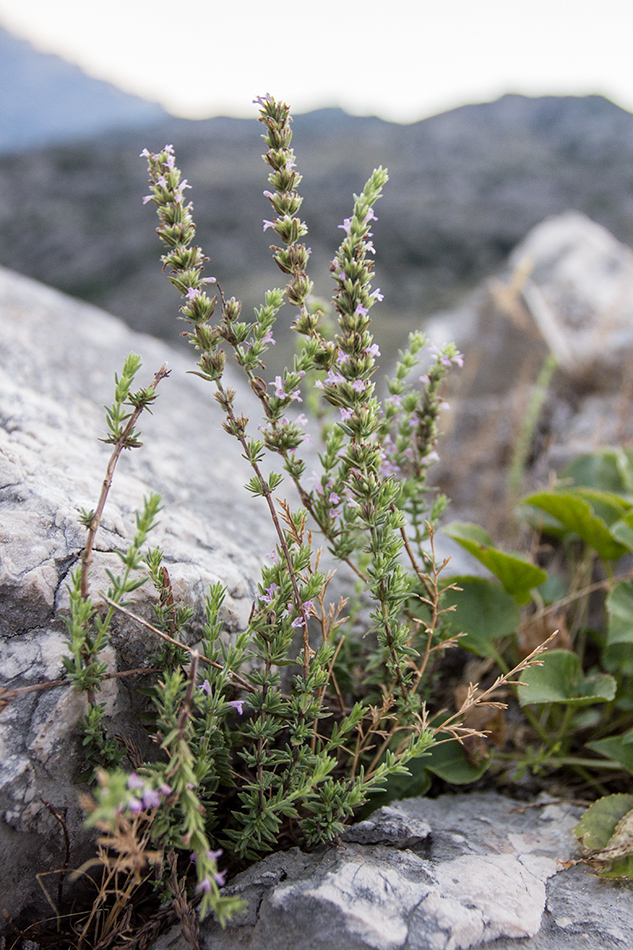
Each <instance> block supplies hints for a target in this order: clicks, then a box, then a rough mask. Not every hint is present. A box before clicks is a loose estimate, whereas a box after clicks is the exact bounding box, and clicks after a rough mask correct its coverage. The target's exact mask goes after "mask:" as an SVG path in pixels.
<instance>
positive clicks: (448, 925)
mask: <svg viewBox="0 0 633 950" xmlns="http://www.w3.org/2000/svg"><path fill="white" fill-rule="evenodd" d="M537 806H538V807H530V806H528V807H521V806H520V805H519V804H518V803H516V802H513V801H511V800H509V799H507V798H504V797H502V796H501V795H498V794H496V793H491V792H488V793H473V794H466V795H447V796H444V797H442V798H440V799H437V800H430V799H420V798H415V799H407V800H405V801H401V802H398V803H396V804H394V805H391V806H389V807H387V808H383V809H380V810H379V811H378V812H376V813H375V814H374V815H372V816H371V819H370V821H369V822H362V823H360V824H359V825H356V826H353V827H352V828H350V829H349V831H348V832H347V833H346V835H345V841H344V842H343V843H342V844H341V845H340V846H339V847H332V848H323V849H320V850H318V851H316V852H315V853H313V854H302V853H301V852H299V851H298V850H297V849H293V850H292V851H289V852H287V853H278V854H274V855H271V856H270V857H268V858H266V859H264V860H263V861H261V862H260V863H259V864H257V865H255V866H253V867H252V868H250V869H249V870H247V871H245V872H244V873H243V874H240V875H238V876H237V877H236V878H235V880H234V881H233V882H231V883H230V884H229V885H228V887H227V892H229V893H234V894H239V895H240V896H241V897H242V898H243V899H244V900H245V901H246V902H247V908H246V911H245V913H244V914H243V915H241V916H240V917H239V918H237V917H236V918H235V919H234V920H233V921H232V922H231V923H230V924H229V925H228V926H227V927H226V929H225V930H222V929H221V928H220V927H219V926H218V925H217V924H216V923H215V922H214V921H208V920H207V921H205V922H203V924H202V926H201V945H202V947H203V950H211V948H213V950H268V948H270V947H274V948H275V950H317V948H318V950H341V948H345V950H468V948H470V947H478V946H481V945H482V944H486V945H490V946H491V947H493V948H495V950H510V948H511V947H513V946H516V947H517V948H519V947H520V948H525V950H545V948H547V950H559V948H560V950H563V948H565V950H571V948H572V947H578V946H583V947H586V948H587V950H602V948H604V947H606V946H609V947H614V948H616V947H622V948H624V947H627V946H629V945H630V942H631V940H632V939H633V902H632V901H631V895H630V887H629V886H628V885H626V884H625V885H622V884H617V883H616V884H614V883H606V882H603V881H598V880H597V879H596V878H594V877H592V876H591V875H590V874H589V873H588V872H587V871H586V870H585V869H583V868H582V867H581V866H576V867H573V868H571V869H570V870H567V871H562V869H561V864H560V861H562V860H565V859H568V858H570V857H572V856H574V855H575V854H576V849H577V842H576V839H575V838H574V836H573V834H572V828H573V826H574V825H575V824H576V823H577V821H578V818H579V815H580V812H581V810H580V809H578V808H577V807H575V806H573V805H570V804H568V803H556V802H554V803H548V801H547V799H543V801H542V802H541V803H540V804H538V803H537ZM368 824H371V825H372V829H373V830H372V835H371V836H370V839H367V838H366V836H365V832H366V831H367V828H365V829H364V830H363V826H364V825H368ZM404 828H406V829H408V831H409V833H411V832H412V831H413V834H412V835H411V834H410V838H409V844H406V843H405V840H404V839H403V835H402V832H403V829H404ZM363 839H364V840H367V841H370V840H371V841H374V842H375V841H377V840H378V839H380V843H359V842H360V841H361V840H363ZM517 940H518V941H519V942H518V943H515V941H517ZM152 950H186V944H185V942H184V940H183V939H182V938H181V937H180V936H179V930H178V928H175V929H174V930H173V931H172V932H171V933H169V934H165V935H164V936H163V937H162V938H160V939H159V940H158V941H157V942H156V943H155V944H154V946H153V947H152Z"/></svg>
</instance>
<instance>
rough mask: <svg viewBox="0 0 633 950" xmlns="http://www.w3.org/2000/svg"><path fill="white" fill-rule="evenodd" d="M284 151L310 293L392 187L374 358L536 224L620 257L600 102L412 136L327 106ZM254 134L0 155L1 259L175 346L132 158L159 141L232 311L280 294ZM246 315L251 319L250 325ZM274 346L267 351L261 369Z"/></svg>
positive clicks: (171, 127)
mask: <svg viewBox="0 0 633 950" xmlns="http://www.w3.org/2000/svg"><path fill="white" fill-rule="evenodd" d="M293 128H294V138H293V148H294V150H295V154H296V159H297V167H298V170H299V171H300V172H301V173H302V175H303V181H302V183H301V186H300V191H301V193H302V194H303V195H304V204H303V206H302V209H301V215H302V217H303V218H304V219H305V220H306V222H307V223H308V226H309V229H310V230H309V237H308V243H309V244H310V245H311V247H312V252H313V255H312V264H313V265H314V267H313V269H312V276H313V279H315V282H316V291H317V293H319V294H321V295H327V294H329V292H330V283H331V282H330V279H329V274H328V263H329V261H330V260H331V258H332V256H333V253H334V251H335V249H336V247H337V245H338V244H339V243H340V240H341V238H342V232H341V231H340V230H339V229H338V228H339V225H340V224H341V222H342V221H343V219H344V218H345V217H347V216H349V214H350V212H351V209H352V201H353V199H352V194H353V193H354V192H355V193H357V194H358V193H359V192H360V190H361V189H362V187H363V184H364V182H365V180H366V179H367V178H368V177H369V175H370V174H371V171H372V169H373V168H374V167H375V166H377V165H380V164H381V165H383V166H387V167H388V168H389V173H390V181H389V182H388V184H387V186H386V188H385V191H384V197H383V198H382V199H381V200H380V202H379V203H378V205H377V208H376V211H377V215H378V219H379V220H378V221H377V222H376V223H375V226H374V235H375V236H374V243H375V245H376V248H377V252H378V253H377V268H376V281H375V285H374V286H376V285H378V286H380V287H381V289H382V291H383V293H384V295H385V299H384V302H383V303H382V304H381V305H380V306H379V307H378V306H377V307H375V308H374V309H373V310H372V317H373V318H374V321H375V326H376V331H377V335H378V337H379V339H380V343H381V347H382V348H383V352H385V353H386V354H387V355H391V354H392V353H393V352H394V351H395V349H396V348H397V347H398V346H402V345H403V343H404V341H405V340H406V335H407V333H408V331H409V329H410V328H411V327H412V326H416V325H417V326H419V325H420V323H421V321H422V320H423V318H424V317H425V316H426V315H428V314H430V313H432V312H434V311H436V310H438V309H441V308H443V307H448V306H451V305H453V304H454V303H455V301H456V300H457V299H458V298H459V296H460V295H461V294H463V293H464V292H465V291H466V290H468V289H469V288H471V287H473V286H474V285H475V284H476V283H477V282H478V281H480V280H481V279H482V278H483V277H485V276H486V275H488V274H490V273H491V272H492V271H494V270H495V269H496V268H497V267H498V266H499V265H500V264H501V262H502V261H504V260H505V258H506V256H507V255H508V253H509V252H510V250H511V249H512V248H513V247H514V246H515V245H516V244H517V243H518V242H519V241H521V240H522V238H523V237H524V236H525V234H526V233H527V232H528V231H529V230H530V229H531V228H532V227H533V226H534V225H535V224H537V223H538V222H539V221H541V220H542V219H543V218H545V217H547V216H548V215H553V214H560V213H562V212H563V211H566V210H568V209H577V210H579V211H583V212H584V213H585V214H587V215H588V216H589V217H591V218H593V219H594V220H595V221H597V222H599V223H600V224H603V225H604V226H606V227H607V228H608V229H609V230H610V231H611V232H612V233H613V234H614V235H615V236H616V237H617V238H618V239H619V240H621V241H623V242H625V243H627V244H633V174H632V171H631V158H632V156H633V116H632V115H631V114H630V113H628V112H626V111H624V110H623V109H621V108H619V107H618V106H616V105H614V104H613V103H612V102H610V101H608V100H607V99H604V98H602V97H599V96H588V97H579V98H575V97H543V98H535V99H530V98H526V97H523V96H518V95H508V96H504V97H503V98H501V99H499V100H498V101H496V102H492V103H485V104H481V105H471V106H464V107H462V108H459V109H455V110H452V111H450V112H447V113H444V114H442V115H438V116H435V117H432V118H429V119H425V120H424V121H422V122H418V123H415V124H412V125H396V124H392V123H388V122H384V121H382V120H380V119H376V118H362V117H352V116H348V115H346V114H345V113H343V112H341V111H339V110H321V111H317V112H312V113H308V114H306V115H298V116H296V118H295V122H294V126H293ZM261 131H262V130H261V126H260V125H259V124H258V123H257V122H256V120H255V119H253V120H239V119H227V118H214V119H209V120H206V121H197V122H194V121H186V120H182V119H173V118H168V119H166V120H164V121H162V122H158V123H156V124H154V125H153V126H152V127H151V128H149V127H147V128H143V129H140V128H134V129H128V130H123V129H119V130H118V131H116V132H108V133H107V134H102V135H99V136H95V137H93V138H91V139H87V140H85V141H83V142H75V143H71V144H66V145H57V146H53V147H47V148H43V149H39V150H37V151H30V152H28V153H25V154H21V155H9V156H4V157H1V158H0V263H1V264H3V265H5V266H7V267H11V268H13V269H15V270H18V271H21V272H23V273H26V274H29V275H31V276H33V277H37V278H39V279H40V280H43V281H46V282H47V283H50V284H52V285H53V286H56V287H59V288H61V289H62V290H65V291H67V292H69V293H71V294H74V295H77V296H79V297H83V298H84V299H87V300H91V301H93V302H95V303H98V304H100V305H101V306H104V307H106V308H107V309H109V310H110V311H111V312H113V313H115V314H118V315H119V316H122V317H123V318H125V319H126V320H128V322H129V323H131V324H132V325H133V326H134V327H136V328H138V329H142V330H147V331H150V332H153V333H156V334H158V335H165V336H171V337H174V336H176V335H178V333H179V332H180V330H181V329H182V325H181V324H179V323H178V322H177V321H176V320H175V316H176V314H177V307H178V295H177V293H176V291H175V290H174V289H173V288H171V287H169V286H168V284H167V281H166V279H165V275H164V274H161V272H160V264H159V256H160V253H161V248H160V246H159V242H158V239H157V237H156V234H155V233H154V228H155V225H156V219H155V213H154V206H153V204H151V203H149V204H147V205H145V206H143V204H142V200H141V199H142V196H143V195H144V194H146V191H147V172H146V167H145V162H144V160H142V159H139V157H138V155H139V152H140V151H141V149H142V148H143V147H145V146H147V147H148V148H149V149H150V150H152V151H157V150H159V149H160V148H162V146H163V145H164V144H165V143H166V142H173V144H174V146H175V149H176V155H177V162H178V164H179V166H180V167H181V168H182V170H183V174H184V176H185V177H186V178H187V179H188V180H189V182H190V183H191V185H192V186H193V188H192V191H190V192H188V196H190V197H191V199H192V200H193V202H194V206H195V211H194V217H195V220H196V222H197V225H198V238H197V239H198V241H199V242H200V244H201V246H202V247H203V249H204V251H205V253H206V254H208V256H209V257H210V263H209V264H208V265H207V274H212V275H214V276H215V277H217V278H218V280H219V281H220V282H221V285H222V287H223V290H224V292H225V293H226V294H228V295H235V296H237V297H239V298H240V299H242V300H243V302H244V305H245V312H247V313H248V312H249V311H250V308H251V307H252V306H254V305H258V304H259V303H261V300H262V297H263V292H264V289H265V288H267V287H269V286H276V285H279V286H283V283H284V279H283V275H282V274H281V273H280V272H279V271H278V270H277V269H276V267H275V266H274V264H273V263H272V262H271V260H270V251H269V248H268V246H269V244H270V243H272V242H271V239H270V234H271V232H267V233H266V234H263V233H262V219H263V218H266V217H269V216H270V205H269V202H268V201H267V199H266V198H264V197H263V195H262V191H263V190H264V189H265V188H266V187H267V181H266V175H267V169H266V166H264V164H263V162H262V160H261V154H262V151H263V143H262V141H261V138H260V134H261ZM250 312H252V311H250ZM281 349H282V347H280V346H277V348H276V351H275V356H278V354H279V351H280V350H281Z"/></svg>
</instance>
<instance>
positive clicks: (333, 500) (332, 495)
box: [328, 491, 341, 505]
mask: <svg viewBox="0 0 633 950" xmlns="http://www.w3.org/2000/svg"><path fill="white" fill-rule="evenodd" d="M340 500H341V499H340V497H339V496H338V495H337V494H336V492H335V491H333V492H330V494H329V496H328V501H329V502H330V503H331V504H332V505H338V503H339V501H340Z"/></svg>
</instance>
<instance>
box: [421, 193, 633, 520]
mask: <svg viewBox="0 0 633 950" xmlns="http://www.w3.org/2000/svg"><path fill="white" fill-rule="evenodd" d="M428 332H429V334H430V336H431V338H432V339H433V340H434V341H436V342H446V341H448V340H455V341H456V342H457V345H458V346H459V347H460V348H461V349H462V350H463V352H464V355H465V365H464V369H463V371H460V378H458V379H456V377H455V374H453V380H454V383H455V385H454V391H453V392H452V393H451V394H450V397H449V398H450V405H451V412H450V414H449V417H448V420H447V425H446V426H445V435H444V438H443V441H442V442H441V444H440V455H441V456H442V464H441V466H439V467H438V469H437V479H438V481H439V483H440V485H441V487H442V489H443V490H444V491H446V493H447V494H448V496H449V497H450V498H451V499H452V500H453V502H454V505H455V507H456V508H457V509H458V510H459V515H460V517H465V518H467V519H469V520H474V521H478V522H479V523H483V524H485V525H486V527H487V528H488V530H491V531H492V533H493V534H494V530H493V528H494V525H495V521H496V520H497V519H498V518H499V517H500V513H501V511H502V509H503V504H502V503H503V501H504V496H505V495H506V493H507V476H508V473H509V470H510V466H511V465H512V462H513V457H515V453H516V451H517V447H518V445H519V442H520V440H521V439H524V440H526V445H525V453H524V460H523V461H524V472H523V474H524V486H523V487H524V488H525V489H527V490H529V488H530V487H531V486H532V485H537V484H540V485H543V484H546V483H547V481H548V479H549V478H550V477H551V475H552V474H553V473H554V472H557V471H560V469H561V468H562V467H563V465H564V464H565V463H566V462H568V461H570V460H571V459H572V458H573V457H575V456H576V455H578V454H580V453H582V452H590V451H593V450H596V449H598V448H602V447H605V446H609V445H617V444H621V443H626V442H627V440H629V439H630V438H631V436H633V417H632V416H631V413H630V411H629V403H630V392H631V391H632V390H631V386H632V383H633V377H632V376H631V352H632V350H633V251H631V249H630V248H628V247H625V246H624V245H622V244H620V243H619V242H618V241H616V239H615V238H614V237H613V236H612V235H611V234H609V232H608V231H606V230H605V229H604V228H603V227H601V226H600V225H598V224H596V223H595V222H593V221H591V220H590V219H589V218H587V217H585V216H584V215H582V214H580V213H578V212H568V213H566V214H564V215H560V216H559V217H556V218H550V219H548V220H546V221H544V222H543V223H542V224H540V225H538V226H537V227H536V228H534V229H533V231H531V232H530V233H529V234H528V236H527V237H526V239H525V241H523V242H522V243H521V244H520V245H519V246H518V247H517V248H516V249H515V251H514V252H513V254H512V255H511V257H510V259H509V262H508V266H507V268H506V270H505V271H504V272H503V273H502V274H501V275H500V276H499V277H497V278H495V279H491V280H489V281H487V282H486V283H485V284H483V285H482V286H481V287H480V288H479V289H478V290H477V291H476V293H475V294H474V295H473V296H472V297H471V298H470V299H469V300H468V301H466V302H465V303H464V304H463V305H462V306H461V307H460V308H459V309H458V310H456V311H454V312H450V313H444V314H441V315H438V316H437V317H436V318H435V319H434V320H432V321H431V324H430V326H429V327H428ZM548 354H551V355H553V356H554V357H555V358H556V360H557V361H558V366H557V369H556V372H555V374H554V376H553V379H552V381H551V383H550V386H549V390H548V392H547V394H546V398H545V399H544V401H543V405H542V407H541V410H540V412H539V413H538V417H537V419H536V420H535V425H534V426H533V427H530V423H529V422H528V416H529V412H530V408H529V407H530V403H531V400H532V399H533V397H534V394H535V387H536V384H537V381H538V378H539V373H540V371H541V369H542V368H543V366H544V364H545V361H546V359H547V358H548Z"/></svg>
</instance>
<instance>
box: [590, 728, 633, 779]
mask: <svg viewBox="0 0 633 950" xmlns="http://www.w3.org/2000/svg"><path fill="white" fill-rule="evenodd" d="M587 748H588V749H592V750H593V751H594V752H599V753H600V755H604V756H605V757H606V758H608V759H613V760H614V761H615V762H619V764H620V765H621V766H622V768H623V769H625V770H626V771H627V772H631V774H633V743H631V742H628V741H627V742H625V741H624V736H610V737H609V738H608V739H597V740H596V742H588V743H587Z"/></svg>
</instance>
